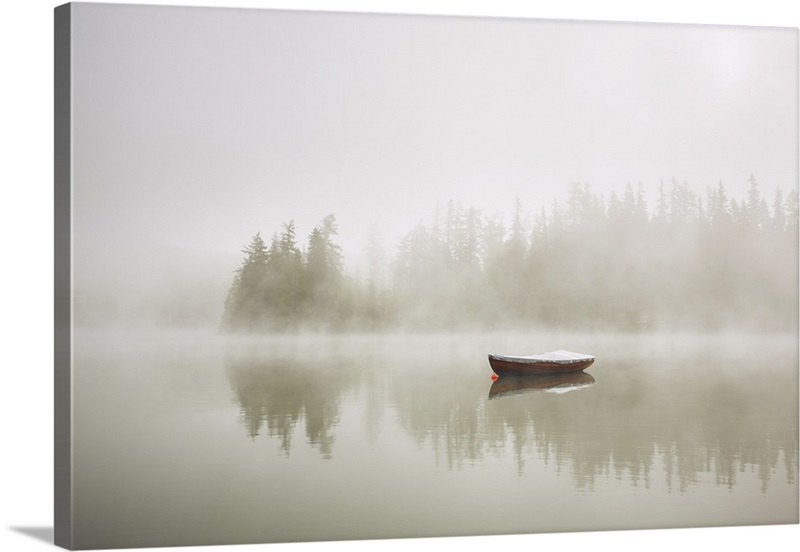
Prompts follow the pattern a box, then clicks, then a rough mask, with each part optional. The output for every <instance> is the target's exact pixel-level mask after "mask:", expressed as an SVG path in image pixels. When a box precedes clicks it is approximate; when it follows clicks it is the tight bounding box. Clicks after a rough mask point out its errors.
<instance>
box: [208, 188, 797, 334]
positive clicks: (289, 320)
mask: <svg viewBox="0 0 800 552" xmlns="http://www.w3.org/2000/svg"><path fill="white" fill-rule="evenodd" d="M336 233H337V232H336V222H335V218H334V216H333V215H329V216H328V217H326V218H325V220H323V222H322V223H321V225H320V226H318V227H316V228H315V229H314V230H313V231H312V233H311V235H310V236H309V238H308V243H307V247H305V248H304V251H301V250H300V249H299V248H298V245H297V243H296V238H295V232H294V226H293V224H292V223H288V224H285V225H284V227H283V232H282V233H281V234H279V235H277V234H276V235H275V236H274V237H273V239H272V243H271V245H270V246H269V247H268V246H267V245H266V243H265V242H264V241H263V240H262V239H261V237H260V235H256V236H255V237H254V238H253V240H252V241H251V243H250V245H249V246H248V247H247V248H246V249H245V250H244V252H245V255H246V257H245V260H244V262H243V264H242V266H241V267H240V268H239V269H238V270H237V272H236V275H235V278H234V282H233V284H232V286H231V290H230V293H229V296H228V299H227V302H226V309H225V319H224V321H223V325H224V327H225V328H227V329H232V330H237V329H247V330H254V329H260V328H285V327H287V326H289V327H291V326H296V325H299V324H303V325H310V326H314V327H320V326H327V327H337V328H352V329H356V328H357V329H370V328H377V329H381V328H389V327H405V328H409V329H414V328H421V329H422V328H424V329H447V328H463V327H474V326H477V327H480V328H502V327H519V326H521V325H524V326H529V327H530V326H546V327H550V328H552V327H563V328H581V329H601V328H602V329H621V330H640V329H641V330H647V329H656V328H664V327H672V328H691V329H711V330H716V329H736V328H746V329H764V330H787V329H788V330H790V329H794V328H796V325H797V284H798V278H797V261H798V246H797V236H798V194H797V191H796V190H792V191H791V192H789V193H788V194H787V195H786V197H784V195H783V193H782V191H781V190H777V191H776V192H775V195H774V197H773V198H772V200H771V201H769V202H768V201H767V198H765V197H764V196H763V195H762V194H761V191H760V189H759V184H758V182H757V180H756V179H755V178H754V177H752V176H751V177H750V187H749V190H748V193H747V196H746V197H745V198H741V199H735V198H729V197H728V193H727V190H726V188H725V186H724V185H723V184H722V183H719V184H718V185H717V186H715V187H713V188H709V189H707V190H706V191H705V193H698V192H696V191H695V190H693V189H691V188H690V187H689V185H688V184H687V183H685V182H683V183H680V182H678V181H677V180H673V181H672V182H671V183H669V185H667V184H664V183H662V184H661V185H660V187H659V189H658V194H657V197H656V204H655V206H654V207H653V208H650V207H649V206H648V204H647V201H646V199H645V192H644V188H643V186H642V185H641V184H640V185H638V186H637V187H636V188H634V187H632V186H630V185H628V186H627V187H626V188H625V189H624V191H623V192H622V193H621V194H617V193H616V192H612V193H611V194H610V196H608V197H604V196H603V195H601V194H597V193H594V192H593V191H592V189H591V188H590V186H589V185H588V184H573V185H572V186H571V189H570V191H569V194H568V197H567V199H566V202H565V203H564V204H563V205H562V204H559V203H558V202H555V203H553V204H552V205H551V206H549V207H541V208H539V210H538V211H535V212H534V213H529V212H526V211H525V210H524V209H523V206H522V205H521V203H520V202H519V201H517V202H516V204H515V206H514V209H513V212H512V213H511V214H510V216H508V217H504V216H503V215H501V214H495V215H486V214H484V213H482V212H481V211H480V210H478V209H476V208H475V207H463V206H462V205H460V204H458V203H454V202H451V203H450V204H449V205H448V206H447V208H446V209H445V210H444V211H440V210H438V209H437V211H436V213H435V215H434V216H433V217H432V220H431V221H430V222H428V223H421V224H418V225H417V226H416V227H415V228H414V229H412V230H411V231H410V232H409V233H408V234H407V235H406V236H404V237H403V238H402V239H401V240H400V242H399V244H397V247H396V249H395V251H394V252H393V254H391V255H387V254H386V253H385V252H384V251H383V250H382V249H381V248H380V247H379V246H378V245H377V244H376V243H375V242H371V244H370V246H369V247H368V257H369V258H368V263H367V264H368V269H367V275H366V278H364V279H360V280H356V279H354V278H350V277H347V276H345V274H344V272H343V268H342V263H343V257H342V252H341V249H340V248H339V247H338V246H337V245H336V244H335V243H334V241H333V240H334V237H335V236H336ZM387 258H388V259H389V262H388V263H387V262H386V261H385V260H384V259H387Z"/></svg>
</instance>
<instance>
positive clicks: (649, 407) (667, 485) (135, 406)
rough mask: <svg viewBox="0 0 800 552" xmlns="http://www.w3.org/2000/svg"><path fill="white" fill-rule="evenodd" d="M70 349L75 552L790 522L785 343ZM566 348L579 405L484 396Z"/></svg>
mask: <svg viewBox="0 0 800 552" xmlns="http://www.w3.org/2000/svg"><path fill="white" fill-rule="evenodd" d="M76 344H77V348H76V359H77V361H78V362H80V363H81V366H82V370H81V371H80V372H79V373H78V374H77V380H76V391H77V395H76V399H77V400H76V412H75V416H76V424H75V427H76V435H75V454H76V466H77V471H76V477H75V505H76V529H77V530H76V534H77V535H79V539H80V540H79V544H81V545H84V546H90V547H111V546H151V545H155V543H161V544H167V545H179V544H198V543H204V542H205V543H207V542H223V541H225V542H234V543H235V542H241V543H247V542H272V541H293V540H324V539H332V538H335V539H338V538H373V537H374V538H381V537H390V536H426V535H441V534H449V535H459V534H465V535H466V534H499V533H506V532H511V533H519V532H523V533H524V532H537V531H562V530H592V529H598V530H602V529H614V528H620V529H623V528H624V529H631V528H652V527H687V526H708V525H731V524H770V523H793V522H796V521H797V516H798V512H797V496H798V494H797V493H798V487H797V477H798V442H797V433H798V428H797V414H798V403H797V385H798V375H797V362H798V349H797V342H796V338H795V337H794V336H768V335H760V336H754V335H721V334H717V335H713V336H707V335H697V334H693V333H684V334H677V333H676V334H667V333H659V334H648V335H643V334H636V335H631V334H615V333H602V334H601V333H588V334H580V333H512V332H496V333H490V332H484V333H478V334H475V333H469V334H457V333H456V334H454V333H448V334H435V333H425V334H404V335H403V334H391V335H386V334H375V333H371V334H350V335H334V334H318V333H314V334H294V335H288V336H287V335H280V336H278V335H271V336H223V335H215V334H211V333H206V332H172V333H164V332H157V333H131V332H121V333H113V332H107V331H106V332H97V331H92V332H87V331H81V332H79V333H78V334H77V340H76ZM562 346H570V347H573V348H575V349H576V350H579V351H587V352H591V353H593V354H595V355H597V361H596V362H595V364H594V365H593V366H592V367H591V368H590V369H589V370H588V373H587V374H585V375H586V376H591V378H592V379H593V380H594V381H593V382H592V384H591V385H585V386H582V387H579V388H576V389H574V390H572V391H569V392H566V393H565V392H557V391H558V389H557V387H549V388H548V387H547V386H546V385H545V386H543V387H539V386H533V387H530V388H527V389H517V390H516V391H515V392H513V393H509V394H504V395H500V396H492V397H490V395H491V394H492V391H493V387H494V386H495V383H494V382H492V380H491V379H490V377H489V375H490V373H491V370H490V368H489V366H488V363H487V361H486V356H485V352H486V351H494V350H503V351H512V352H514V351H516V352H527V351H530V350H531V349H534V350H540V349H546V348H557V347H562ZM99 413H102V415H99ZM609 504H612V505H613V508H608V505H609ZM603 505H605V507H603ZM309 518H313V519H315V522H314V523H313V524H309V523H306V522H305V521H303V520H307V519H309ZM367 522H368V523H367Z"/></svg>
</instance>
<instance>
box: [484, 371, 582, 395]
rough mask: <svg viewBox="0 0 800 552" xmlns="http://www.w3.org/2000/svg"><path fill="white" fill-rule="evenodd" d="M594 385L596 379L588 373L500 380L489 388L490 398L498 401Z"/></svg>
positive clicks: (536, 375) (574, 389) (517, 377)
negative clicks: (522, 394) (517, 396)
mask: <svg viewBox="0 0 800 552" xmlns="http://www.w3.org/2000/svg"><path fill="white" fill-rule="evenodd" d="M592 385H594V378H593V377H592V376H591V375H590V374H587V373H586V372H567V373H566V374H534V375H528V376H516V377H506V378H498V379H497V380H495V381H494V382H492V386H491V388H489V398H490V399H497V398H500V397H505V396H509V395H519V394H521V393H528V392H544V393H558V394H561V393H567V392H569V391H577V390H578V389H584V388H586V387H591V386H592Z"/></svg>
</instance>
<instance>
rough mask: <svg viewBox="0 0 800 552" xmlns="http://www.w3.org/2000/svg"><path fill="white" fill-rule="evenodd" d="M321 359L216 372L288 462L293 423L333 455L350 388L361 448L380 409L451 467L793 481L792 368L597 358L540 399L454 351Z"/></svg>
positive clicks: (262, 360)
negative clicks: (434, 360) (433, 363)
mask: <svg viewBox="0 0 800 552" xmlns="http://www.w3.org/2000/svg"><path fill="white" fill-rule="evenodd" d="M332 358H333V360H331V359H326V360H322V359H306V360H302V361H301V360H297V358H296V357H292V356H290V355H277V356H274V357H273V356H272V355H271V354H270V353H269V352H265V351H261V352H259V353H258V354H252V355H247V354H237V355H233V356H230V358H229V359H228V361H227V372H228V377H229V380H230V383H231V386H232V389H233V391H234V394H235V396H236V400H237V401H238V403H239V404H240V407H241V412H242V423H243V425H244V426H245V427H246V429H247V432H248V434H249V436H250V437H251V438H253V439H255V438H256V437H257V436H258V435H259V433H260V432H261V431H263V430H264V429H266V433H267V435H269V436H270V437H274V438H277V439H278V440H279V442H280V449H281V450H282V451H283V453H284V454H286V455H289V454H290V453H291V450H292V442H291V439H292V434H293V430H294V428H295V426H296V424H297V423H298V421H300V420H301V419H302V420H304V423H305V434H306V439H307V441H308V443H310V444H311V445H312V446H314V447H316V448H318V450H319V452H320V453H321V455H322V456H323V457H324V458H331V457H332V455H333V444H334V438H335V430H336V428H337V425H338V423H339V415H340V405H341V397H342V395H343V394H344V393H346V392H349V391H358V398H357V403H358V406H359V407H360V408H361V409H362V410H363V413H364V415H363V416H361V417H360V418H359V423H364V424H365V433H366V435H365V440H366V442H367V443H372V442H374V441H375V437H376V432H377V431H378V427H379V426H378V424H377V422H376V419H380V418H381V417H382V416H384V414H385V412H388V411H389V409H391V410H392V411H393V412H394V414H395V418H394V421H395V424H396V426H395V429H399V430H400V431H401V432H402V433H404V434H405V435H407V436H408V437H410V439H411V442H412V443H413V445H414V446H413V447H411V449H409V450H407V451H405V452H406V453H407V454H414V453H415V451H420V450H426V449H427V450H429V451H432V452H433V454H434V456H435V459H436V462H437V463H444V464H445V465H446V466H447V467H448V468H449V469H453V470H460V469H467V468H469V467H475V466H479V465H481V464H485V463H487V462H491V461H492V459H493V458H503V457H509V456H511V457H513V458H514V460H515V462H516V467H517V471H518V473H519V474H520V475H522V474H523V473H524V472H525V471H526V470H528V469H532V468H529V467H528V465H529V464H530V465H531V466H533V465H541V463H542V462H543V463H544V466H545V468H546V469H551V468H552V469H554V470H555V471H556V472H557V473H559V474H564V473H569V474H571V476H572V477H573V479H574V484H575V487H576V488H577V489H578V490H587V491H591V490H593V489H594V488H595V486H596V485H597V483H598V480H599V479H600V478H603V479H608V478H615V479H617V480H619V481H627V482H628V484H630V485H632V486H634V487H643V488H648V487H649V486H650V485H651V484H652V483H653V481H654V478H663V479H662V481H665V482H666V485H667V486H668V489H669V490H670V491H673V490H674V491H677V492H680V493H684V492H687V490H688V489H690V488H691V487H692V486H695V485H697V484H699V483H700V482H701V480H702V481H703V482H708V481H709V477H711V481H713V482H715V484H716V485H724V486H727V487H728V488H731V489H732V488H733V487H734V485H736V483H737V479H738V478H740V477H741V474H743V473H745V472H754V473H756V474H757V476H758V478H759V479H760V481H761V490H762V492H763V493H766V492H767V490H768V488H769V486H770V484H772V483H774V478H775V476H776V474H777V473H779V472H783V473H784V476H783V477H784V479H785V482H786V483H787V484H794V482H795V477H796V473H797V469H798V442H797V435H798V428H797V393H796V385H797V381H796V377H797V375H796V373H794V372H792V371H791V370H784V369H780V370H778V369H774V368H772V369H765V370H758V369H754V368H753V366H750V365H747V363H746V362H745V361H744V360H740V361H738V362H737V361H735V360H731V359H726V360H725V361H724V362H723V361H722V360H717V361H710V360H708V359H706V360H705V361H704V363H703V365H702V366H693V365H691V364H681V363H677V362H672V363H670V362H665V361H663V360H662V361H657V362H654V363H647V364H646V363H641V362H639V363H635V362H630V361H628V362H625V361H618V360H614V359H609V361H608V362H605V363H603V362H602V361H601V362H598V363H597V366H596V367H594V368H593V369H592V370H591V372H592V374H594V375H592V374H588V373H583V374H580V375H574V376H573V380H574V381H569V382H554V385H560V386H561V390H564V389H566V388H570V387H571V388H573V389H576V391H575V392H569V393H558V392H543V391H547V390H548V389H547V388H548V386H547V385H541V384H542V382H523V383H520V382H516V383H511V382H508V381H502V380H498V382H495V383H492V382H491V381H490V380H489V377H488V376H489V373H490V372H489V370H488V366H485V367H484V366H482V365H479V364H480V363H478V364H476V363H475V362H472V363H471V364H467V365H464V364H463V357H458V358H451V359H450V360H448V359H447V358H444V359H442V361H441V362H440V365H439V366H437V368H436V369H435V370H430V369H425V370H424V373H423V370H422V368H427V365H425V364H424V363H422V362H417V363H414V362H411V361H410V360H409V358H405V359H397V358H395V357H393V356H392V355H384V354H379V355H377V357H376V356H372V357H370V358H369V360H365V359H364V358H363V357H361V356H360V355H356V354H347V353H344V354H340V355H338V356H336V355H334V356H333V357H332ZM659 362H660V363H659ZM783 364H784V365H785V364H786V363H785V362H784V363H783ZM375 366H379V367H380V368H379V369H376V368H375ZM487 388H488V390H489V393H488V396H487ZM543 388H544V389H543ZM549 390H550V391H554V390H556V391H557V390H559V389H558V388H557V387H553V386H550V387H549ZM490 399H491V400H490ZM398 446H400V445H398ZM398 450H401V449H398ZM781 463H782V464H783V466H781ZM779 468H781V469H780V470H779Z"/></svg>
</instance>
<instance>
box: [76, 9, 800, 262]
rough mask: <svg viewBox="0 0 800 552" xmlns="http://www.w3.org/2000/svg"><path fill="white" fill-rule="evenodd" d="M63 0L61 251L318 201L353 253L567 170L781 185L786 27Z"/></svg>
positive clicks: (789, 61)
mask: <svg viewBox="0 0 800 552" xmlns="http://www.w3.org/2000/svg"><path fill="white" fill-rule="evenodd" d="M73 7H74V12H73V19H72V22H73V94H74V96H73V106H74V110H73V117H74V118H73V123H74V128H73V137H74V173H73V175H74V196H73V197H74V213H75V220H74V226H73V229H74V234H73V236H74V244H75V259H76V266H78V267H80V266H87V267H88V266H95V265H96V264H97V263H98V262H99V263H101V264H102V263H108V262H110V261H109V259H113V258H114V257H116V258H121V259H124V260H126V262H128V261H131V262H136V263H141V262H146V259H147V258H148V256H149V255H151V254H152V255H155V254H156V253H157V252H160V251H163V248H176V249H184V250H194V251H199V252H204V251H207V252H210V253H211V252H213V253H220V252H234V253H238V251H239V249H241V247H242V246H243V245H244V244H245V243H246V242H247V241H248V240H249V238H250V237H251V236H252V235H253V234H254V233H255V232H258V231H260V232H261V233H262V234H263V235H265V237H269V236H270V235H271V234H272V233H273V232H276V231H278V230H279V229H280V224H281V223H282V222H285V221H288V220H290V219H294V220H295V221H296V224H297V228H298V238H299V239H300V241H301V242H304V241H305V239H306V236H307V235H308V233H309V231H310V230H311V228H312V227H313V226H314V225H315V224H317V223H319V221H320V220H321V219H322V218H323V217H324V216H325V215H326V214H328V213H334V214H335V215H336V217H337V219H338V221H339V226H340V231H341V236H340V238H341V239H340V241H341V243H342V245H343V246H344V252H345V256H346V257H347V258H351V259H352V258H357V257H358V256H360V255H361V252H362V250H363V247H364V243H365V238H366V234H367V233H368V231H369V229H370V228H371V227H372V226H373V225H377V226H378V227H379V228H380V229H381V233H382V234H383V235H384V237H385V238H386V241H387V244H392V243H394V241H395V237H396V236H397V235H399V234H401V233H403V232H405V231H407V230H409V229H410V228H411V227H412V226H413V225H414V224H415V223H416V222H418V221H420V220H426V221H427V220H429V219H430V217H431V215H432V213H433V211H434V209H435V208H436V205H437V203H439V204H440V205H442V206H444V205H445V204H446V202H447V201H448V200H449V199H454V200H458V201H461V202H462V203H463V204H464V205H474V206H476V207H480V208H482V209H484V210H485V211H486V212H488V213H491V212H494V211H510V210H511V209H512V206H513V202H514V199H515V198H516V197H519V198H520V199H521V201H522V202H523V204H524V205H525V206H526V207H528V208H530V209H534V208H537V209H538V207H540V206H542V205H548V206H549V205H550V203H551V202H552V200H553V199H559V200H563V199H564V198H566V191H567V189H568V187H569V185H570V183H572V182H588V183H589V184H590V185H592V187H593V188H594V189H596V190H597V191H604V192H606V193H608V191H610V190H612V189H615V190H618V191H621V190H622V189H624V186H625V185H626V183H629V182H630V183H632V184H634V185H635V184H636V183H637V182H639V181H641V182H642V183H644V184H645V186H646V187H648V188H650V189H651V190H653V191H654V190H655V189H656V188H657V186H658V183H659V181H660V180H661V179H663V180H665V181H669V180H670V179H671V178H672V177H676V178H678V179H679V180H681V181H683V180H687V181H688V182H689V184H690V185H691V186H693V187H694V188H695V189H698V190H704V189H705V188H706V187H707V186H713V185H716V184H717V182H718V181H719V180H722V181H723V183H724V184H725V185H726V186H727V188H728V189H729V190H730V192H731V193H732V194H733V195H735V196H741V195H743V194H744V191H745V189H746V186H747V178H748V177H749V175H750V174H751V173H753V174H755V175H756V177H757V178H758V179H759V181H760V182H761V183H762V185H763V187H764V191H765V192H766V193H767V194H768V197H770V198H771V194H772V191H773V190H774V188H775V187H776V186H779V187H781V188H783V190H784V191H787V190H789V189H796V187H797V179H798V175H797V151H798V142H797V129H798V113H797V93H798V92H797V81H798V73H797V71H798V60H797V31H796V30H795V29H777V28H769V29H766V28H760V29H759V28H746V27H715V26H696V25H693V26H690V25H659V24H630V23H625V24H615V23H583V22H560V21H537V20H512V19H484V18H464V17H461V18H454V17H434V16H384V15H354V14H333V13H329V14H324V13H309V12H278V11H265V10H236V9H211V8H191V9H187V8H164V7H145V6H127V5H92V4H75V5H73ZM232 268H233V267H232Z"/></svg>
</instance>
